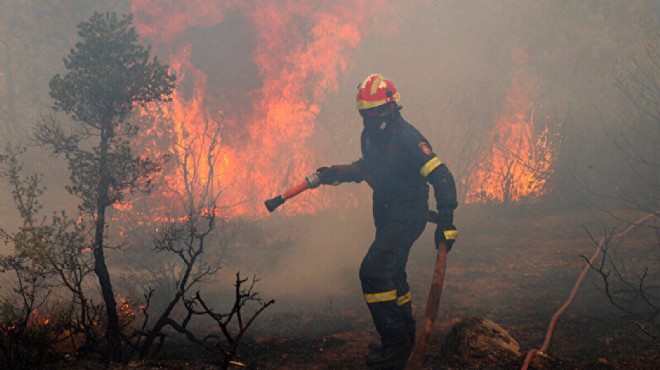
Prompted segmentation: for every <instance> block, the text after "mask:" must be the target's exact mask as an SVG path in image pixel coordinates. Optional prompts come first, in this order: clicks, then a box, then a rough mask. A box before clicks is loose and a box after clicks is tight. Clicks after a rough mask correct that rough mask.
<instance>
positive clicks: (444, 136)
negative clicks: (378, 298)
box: [0, 0, 658, 303]
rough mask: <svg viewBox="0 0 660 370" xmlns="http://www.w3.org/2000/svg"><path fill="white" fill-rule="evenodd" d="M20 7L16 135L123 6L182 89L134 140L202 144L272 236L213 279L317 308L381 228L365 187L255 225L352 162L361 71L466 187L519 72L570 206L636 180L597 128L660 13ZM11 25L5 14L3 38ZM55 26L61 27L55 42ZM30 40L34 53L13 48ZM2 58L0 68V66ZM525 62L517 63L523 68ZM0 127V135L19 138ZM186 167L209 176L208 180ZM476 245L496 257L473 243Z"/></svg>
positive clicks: (377, 4) (475, 5) (530, 5)
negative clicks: (313, 180)
mask: <svg viewBox="0 0 660 370" xmlns="http://www.w3.org/2000/svg"><path fill="white" fill-rule="evenodd" d="M16 6H17V5H16ZM23 6H24V8H12V10H13V11H14V10H15V11H14V12H12V13H11V14H14V15H15V16H16V17H17V19H21V20H22V21H21V22H17V23H18V24H16V25H15V27H16V28H15V29H16V30H17V31H16V32H15V33H14V34H11V33H10V32H9V31H8V29H7V28H6V27H0V32H2V33H1V34H0V45H5V44H7V45H11V46H12V47H11V48H6V47H5V48H0V69H2V71H1V72H0V77H1V79H0V84H2V89H1V90H0V98H1V99H0V100H1V101H7V100H6V99H4V98H5V97H6V96H7V95H8V94H15V95H16V96H17V97H18V100H17V101H18V105H17V106H18V107H19V108H18V110H17V112H18V116H19V118H17V120H18V122H20V125H19V126H21V127H22V129H23V130H24V131H27V130H28V127H30V125H31V123H32V122H34V121H35V120H36V119H37V117H38V115H39V114H38V113H39V112H41V111H42V110H46V109H47V107H48V106H49V105H50V101H49V99H48V97H47V89H48V87H47V81H48V79H49V78H50V76H52V75H53V74H55V73H57V72H59V71H61V69H62V64H61V59H62V58H63V57H64V54H63V53H64V52H65V50H67V49H68V48H70V47H71V45H73V42H74V39H75V26H74V25H75V24H76V23H77V22H79V21H82V20H84V19H86V18H87V17H88V16H89V15H90V14H91V12H90V7H92V6H95V7H97V8H98V9H96V10H99V11H106V10H111V11H117V12H119V13H125V12H128V11H131V12H133V13H134V14H135V24H136V27H137V30H138V32H139V33H140V35H141V40H142V41H143V42H145V43H148V44H151V45H152V46H153V49H152V51H153V54H154V55H158V57H159V59H161V60H163V61H164V62H165V63H168V64H170V66H171V67H172V68H173V69H174V70H175V71H176V72H177V75H178V77H179V81H178V82H179V87H178V90H177V94H176V96H175V97H174V102H173V103H172V104H171V105H169V106H168V107H161V110H159V111H158V112H156V113H153V112H152V113H153V115H152V116H148V115H147V116H145V117H146V118H156V120H154V121H153V122H155V123H154V125H153V127H149V128H148V130H145V131H148V132H153V130H158V129H161V130H163V131H167V132H168V133H170V134H171V135H172V139H173V140H176V142H177V143H180V144H184V145H185V146H188V147H190V148H195V150H197V153H198V154H199V155H200V157H198V158H202V156H201V155H202V153H207V152H208V151H209V150H215V151H214V152H213V154H214V155H215V156H216V158H217V162H216V163H217V165H218V166H219V167H218V168H217V170H216V171H215V173H214V176H212V178H213V179H217V181H218V183H217V184H216V185H215V189H216V190H217V195H218V197H219V198H218V199H219V200H220V202H221V203H222V205H223V206H228V208H226V210H227V211H226V212H227V215H229V216H231V217H235V216H245V217H247V218H248V219H250V220H251V221H250V222H254V223H256V224H257V226H256V227H257V229H258V230H261V231H260V232H261V234H260V235H261V236H262V239H263V240H267V241H268V240H270V243H267V242H264V241H259V240H256V239H255V242H254V244H253V245H250V244H249V243H241V246H242V249H240V250H239V249H234V250H232V249H231V246H230V247H229V250H228V251H227V262H228V263H230V264H231V265H230V266H227V268H226V269H225V270H223V271H225V273H228V274H232V273H234V270H241V271H242V272H243V273H245V274H252V273H254V274H257V275H258V276H260V277H261V282H260V284H259V286H258V287H259V288H258V289H259V290H261V291H262V292H263V294H264V295H265V296H267V297H276V298H277V297H288V298H291V299H296V300H297V299H301V300H303V301H305V300H306V301H308V302H309V301H315V302H323V303H326V302H328V301H329V300H331V299H333V297H334V299H339V298H337V297H344V296H346V295H351V296H356V295H357V296H358V297H359V294H360V293H359V290H360V289H359V282H358V278H357V271H358V268H359V263H360V260H361V258H362V256H363V255H364V254H365V253H366V250H367V248H368V246H369V243H370V241H371V238H372V237H373V231H374V228H373V224H372V220H371V215H370V212H371V211H370V203H371V202H370V191H369V189H368V188H367V186H366V185H365V184H359V185H355V184H350V185H343V186H341V187H338V188H330V187H324V188H319V189H316V190H314V191H310V192H308V193H307V194H305V195H302V196H300V197H298V198H296V199H294V200H291V201H290V202H288V203H287V204H286V205H284V206H283V207H282V209H281V210H278V214H275V215H266V211H265V209H264V207H263V201H264V200H265V199H266V198H269V197H272V196H274V195H277V194H279V193H280V192H281V191H283V190H285V189H286V188H287V187H289V186H292V185H295V184H296V182H298V181H301V180H302V179H303V177H304V176H305V175H306V174H308V173H310V172H312V171H314V170H315V169H316V168H317V167H320V166H322V165H329V164H335V163H350V162H351V161H353V160H355V159H357V158H359V156H360V149H359V135H360V131H361V128H362V127H361V125H362V124H361V120H360V117H359V115H358V114H357V112H356V111H355V108H354V97H355V92H356V85H357V83H358V82H359V81H361V80H362V79H363V78H364V77H365V76H366V75H368V74H371V73H381V74H383V75H385V76H387V77H388V78H390V79H391V80H392V81H393V82H394V84H395V86H396V87H397V89H398V91H399V92H400V94H401V96H402V98H401V101H400V103H401V104H402V105H403V107H404V109H403V111H402V113H403V116H404V118H406V119H407V120H408V121H410V122H411V123H412V124H413V125H415V126H416V127H417V128H418V129H419V130H420V131H421V132H422V133H423V134H424V135H425V136H426V137H427V138H428V139H429V141H430V143H431V145H432V146H433V148H434V150H435V152H436V153H437V154H438V155H439V156H440V158H441V159H442V160H443V162H445V163H447V165H448V166H449V168H450V169H451V170H452V172H453V173H454V174H455V176H456V177H457V178H462V179H466V178H469V175H470V173H471V171H473V170H474V168H475V167H474V166H475V165H476V164H478V162H479V159H480V158H482V155H483V153H484V152H488V150H487V148H485V146H487V144H488V142H489V137H491V136H490V135H491V132H492V130H493V129H494V128H495V127H496V126H497V125H498V122H500V119H501V118H502V117H503V116H504V115H505V113H506V110H507V107H510V106H512V105H511V104H508V103H509V102H508V101H507V99H508V97H510V96H512V94H511V93H510V92H511V89H512V86H514V85H515V84H514V81H515V80H516V79H517V78H518V79H520V78H527V80H526V81H523V83H525V82H527V83H530V84H532V85H534V89H529V90H533V93H531V92H530V93H529V95H528V96H526V97H525V98H526V99H528V100H529V102H530V104H532V105H533V106H534V107H535V120H536V121H535V123H536V124H537V125H538V127H547V128H548V129H549V131H550V132H551V133H552V134H553V135H558V136H560V137H561V138H562V141H561V146H560V148H559V153H558V155H557V157H556V158H555V159H554V162H553V166H554V170H555V172H554V175H553V177H551V178H550V179H549V180H548V183H549V184H550V185H549V186H551V187H552V189H551V190H552V193H551V194H548V197H550V196H552V197H553V198H549V199H552V202H557V203H561V202H565V203H564V204H572V203H575V202H576V201H584V199H586V198H587V196H588V194H587V193H588V192H586V191H585V188H589V189H593V190H596V191H599V192H611V191H613V189H615V188H616V187H617V186H619V185H622V184H624V183H625V185H626V186H630V184H629V183H628V182H625V181H624V179H621V178H620V172H618V171H617V170H616V169H620V168H623V166H624V164H623V163H622V161H621V159H620V158H619V157H620V153H619V152H617V151H616V150H609V149H614V148H611V146H608V145H607V143H608V139H607V137H606V135H605V133H604V129H603V127H604V126H605V127H610V128H612V127H614V128H617V124H618V123H619V122H621V121H620V120H618V119H617V118H612V117H613V116H614V114H612V113H611V111H610V110H609V109H610V108H611V109H614V108H619V107H622V106H623V105H624V103H623V100H624V99H625V98H624V97H622V96H621V95H620V93H617V92H616V91H615V89H614V87H615V85H616V77H617V71H619V70H620V68H621V66H620V63H624V64H625V61H626V60H628V58H629V57H630V56H631V55H643V52H644V43H645V42H651V43H655V44H657V42H658V36H657V12H654V11H652V10H653V9H657V8H653V6H654V2H653V1H641V0H640V1H633V2H616V1H604V2H598V3H592V2H576V3H570V4H566V3H564V2H555V1H541V2H527V1H520V0H518V1H513V0H511V1H497V2H485V1H478V2H464V1H449V2H447V1H442V2H438V1H421V0H420V1H407V2H403V3H400V4H399V3H397V2H387V1H350V2H347V1H334V2H326V1H275V2H274V1H250V2H242V1H186V2H181V1H139V0H133V1H131V2H130V5H128V4H119V5H117V4H115V2H107V1H101V0H99V1H96V2H94V3H93V5H88V6H87V7H86V8H84V9H78V10H77V9H74V8H75V7H69V8H66V11H64V10H63V11H62V12H63V13H65V14H64V15H67V16H66V17H65V20H66V22H64V23H63V25H57V22H54V21H52V19H51V18H49V17H45V18H46V21H44V18H43V17H41V18H40V17H37V16H33V14H41V13H42V12H45V13H47V10H48V9H49V8H48V7H47V6H46V5H43V4H40V2H26V4H25V5H23ZM44 9H45V10H44ZM6 14H10V13H9V12H7V13H6V12H3V15H0V17H1V18H0V20H1V21H2V22H3V25H5V26H6V25H7V24H9V23H8V19H7V16H6ZM632 19H634V20H635V22H631V20H632ZM50 27H53V28H52V29H55V28H54V27H58V28H57V30H58V32H55V31H53V32H52V35H49V34H48V30H47V29H48V28H50ZM60 27H61V28H60ZM64 27H66V32H64V31H62V29H64ZM654 32H655V33H654ZM63 35H66V37H64V36H63ZM649 40H650V41H649ZM65 41H66V42H65ZM23 44H24V45H27V46H30V47H23V48H20V47H19V45H23ZM28 49H29V50H34V53H36V54H38V56H37V57H35V56H34V55H33V54H32V52H27V50H28ZM7 50H10V52H11V53H12V54H11V56H12V57H13V61H12V64H11V67H7V64H6V63H5V64H2V63H3V61H6V60H7V55H8V54H7ZM521 50H524V51H525V52H524V53H522V52H521ZM521 53H522V54H524V58H519V57H516V56H517V55H518V54H521ZM8 74H13V75H14V76H15V77H16V78H15V79H14V81H16V84H17V86H16V87H15V89H14V90H10V89H9V87H8V86H7V85H6V81H7V78H6V76H7V75H8ZM35 76H36V77H35ZM605 107H607V109H605ZM0 108H2V109H0V114H1V115H2V116H0V124H5V122H7V121H6V117H7V115H6V114H5V111H6V110H7V106H6V105H5V104H3V103H2V102H0ZM603 117H606V118H603ZM6 127H8V126H7V125H6V124H5V126H3V130H2V131H0V133H1V134H2V137H0V138H1V139H2V141H7V140H10V139H13V138H16V137H18V136H24V135H18V134H16V133H15V132H14V131H12V132H10V131H9V130H7V129H6ZM205 127H213V128H216V129H217V132H219V135H218V136H217V139H218V142H217V144H218V146H217V147H214V149H212V148H211V146H210V144H209V142H204V143H202V142H201V141H193V140H192V138H193V137H194V136H195V135H204V131H201V128H205ZM505 131H506V130H505ZM214 132H215V131H214ZM603 148H608V150H605V149H603ZM169 149H172V148H169ZM172 153H173V154H174V155H175V156H178V155H181V152H177V151H176V150H173V152H172ZM42 157H43V154H42V153H40V154H35V157H33V158H29V159H28V161H29V162H30V164H31V167H32V168H33V169H36V170H38V171H42V172H46V179H47V181H49V183H48V188H49V191H57V189H62V187H63V183H65V182H66V176H65V175H63V173H64V172H65V171H64V170H63V168H64V166H63V164H61V163H59V162H53V161H54V160H52V159H49V160H48V161H47V162H45V161H43V160H42ZM44 163H47V164H44ZM53 163H55V164H53ZM49 167H50V168H49ZM52 168H57V169H56V170H53V169H52ZM191 170H192V169H191ZM195 170H199V171H201V172H200V174H201V173H203V172H204V171H207V175H208V168H206V169H204V168H201V169H197V168H196V169H195ZM171 171H172V172H170V173H169V176H170V177H168V178H167V179H166V180H165V181H164V182H166V183H167V184H168V185H169V186H170V188H173V189H177V187H180V186H181V183H180V181H181V178H182V177H181V174H180V172H176V169H172V170H171ZM200 177H202V178H203V177H204V176H202V175H200ZM54 179H55V180H54ZM461 191H462V193H463V194H465V193H466V192H467V190H466V189H461ZM49 194H52V193H49ZM159 196H163V197H166V196H167V194H159ZM9 199H10V195H9V193H8V189H7V187H6V186H5V185H4V184H3V185H2V186H0V207H1V208H0V210H2V211H3V212H2V213H1V214H2V215H3V216H2V217H1V218H0V225H12V224H15V222H16V218H15V216H14V213H13V212H12V211H10V209H11V202H10V201H8V200H9ZM63 199H66V200H63ZM166 199H167V198H166ZM49 202H51V204H52V202H55V204H58V205H60V204H61V203H65V204H64V205H63V207H69V208H70V209H74V208H75V199H73V200H72V199H71V198H63V197H60V196H58V195H54V196H52V199H48V200H45V201H44V203H46V204H48V203H49ZM163 204H165V205H169V203H163ZM229 206H231V207H229ZM55 208H58V206H55ZM462 209H464V208H463V206H462V207H461V208H459V209H458V211H457V225H458V226H459V229H461V233H463V234H466V235H470V234H473V235H474V233H475V230H476V231H478V230H479V228H480V227H481V226H480V224H479V223H478V222H477V221H475V220H473V219H468V216H467V215H466V213H463V214H462V212H463V211H462ZM255 219H256V221H255ZM429 229H431V227H429ZM251 230H253V231H254V229H251ZM491 230H497V228H496V227H492V228H491ZM578 232H579V231H578ZM430 238H431V237H430V232H429V231H427V232H426V233H425V234H424V236H423V237H422V239H420V241H419V242H418V243H417V244H416V246H415V247H413V248H415V249H414V250H417V251H419V252H415V253H414V254H413V255H412V257H411V258H413V259H415V260H416V261H419V260H423V259H425V258H428V256H429V254H432V251H430V252H428V251H425V252H422V251H423V250H424V249H423V248H430V247H429V245H428V244H429V243H430ZM468 240H469V239H468ZM273 241H274V242H273ZM425 243H426V244H425ZM476 245H477V247H476V248H483V249H486V248H487V247H489V245H488V243H487V242H483V241H481V242H480V243H477V244H476ZM269 248H270V249H269ZM461 253H463V252H458V255H459V256H461ZM465 253H466V254H465V255H463V258H464V259H463V260H460V259H459V261H462V262H465V263H469V260H468V259H467V257H466V256H470V257H472V256H474V254H476V253H477V252H474V251H471V252H469V253H468V252H465ZM424 262H426V263H427V264H426V266H428V262H429V261H428V260H427V261H424Z"/></svg>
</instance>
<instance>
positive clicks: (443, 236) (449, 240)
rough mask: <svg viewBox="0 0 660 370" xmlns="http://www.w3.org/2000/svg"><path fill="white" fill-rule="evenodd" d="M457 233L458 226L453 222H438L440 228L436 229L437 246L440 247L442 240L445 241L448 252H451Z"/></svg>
mask: <svg viewBox="0 0 660 370" xmlns="http://www.w3.org/2000/svg"><path fill="white" fill-rule="evenodd" d="M457 235H458V230H456V226H454V225H453V224H451V223H443V222H440V223H438V228H437V229H435V248H436V249H438V247H439V246H440V242H444V243H445V244H446V245H447V252H449V251H450V250H451V247H452V246H453V245H454V242H455V241H456V236H457Z"/></svg>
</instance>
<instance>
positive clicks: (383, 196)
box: [317, 74, 458, 368]
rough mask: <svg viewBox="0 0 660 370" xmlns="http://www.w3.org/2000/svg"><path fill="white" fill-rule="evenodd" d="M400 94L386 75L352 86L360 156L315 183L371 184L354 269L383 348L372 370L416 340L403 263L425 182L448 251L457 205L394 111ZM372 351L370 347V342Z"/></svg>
mask: <svg viewBox="0 0 660 370" xmlns="http://www.w3.org/2000/svg"><path fill="white" fill-rule="evenodd" d="M399 97H400V96H399V93H398V92H397V91H396V88H395V87H394V85H393V84H392V82H391V81H390V80H388V79H387V78H385V77H383V76H382V75H379V74H372V75H370V76H368V77H367V78H366V79H365V80H364V81H363V82H362V83H361V84H360V85H359V86H358V93H357V98H356V101H357V103H356V105H357V109H358V111H359V112H360V115H361V116H362V121H363V124H364V129H363V131H362V137H361V147H362V158H361V159H359V160H358V161H356V162H354V163H352V164H349V165H334V166H331V167H321V168H319V169H318V170H317V174H318V176H319V179H320V182H321V184H326V185H327V184H330V185H337V184H340V183H344V182H356V183H357V182H361V181H366V182H367V183H368V184H369V186H370V187H371V188H372V189H373V217H374V222H375V226H376V237H375V240H374V241H373V243H372V244H371V247H370V248H369V250H368V252H367V254H366V256H365V257H364V260H363V261H362V264H361V266H360V282H361V284H362V291H363V293H364V298H365V301H366V303H367V305H368V307H369V311H370V312H371V316H372V319H373V322H374V324H375V327H376V330H377V331H378V334H379V336H380V340H381V344H382V346H380V347H379V350H378V351H377V352H376V354H375V355H374V356H372V357H370V358H369V359H368V360H367V365H369V367H372V368H380V367H390V366H394V367H399V366H403V365H405V363H406V360H407V358H408V356H409V355H410V352H411V350H412V346H413V343H414V340H415V319H414V317H413V313H412V298H411V295H410V290H409V287H408V283H407V281H406V271H405V268H406V262H407V260H408V253H409V251H410V247H411V246H412V244H413V243H414V242H415V240H417V238H419V236H420V235H421V233H422V231H423V230H424V227H425V225H426V222H427V218H428V193H429V187H428V183H431V184H432V185H433V191H434V194H435V199H436V201H437V209H438V213H439V215H440V217H439V222H438V227H437V229H436V231H435V245H436V248H437V247H438V245H439V243H440V242H445V243H446V245H447V248H448V249H451V247H452V245H453V243H454V240H455V239H456V235H457V231H456V227H455V226H454V224H453V215H454V209H455V208H456V207H457V205H458V203H457V202H456V186H455V183H454V179H453V177H452V174H451V172H450V171H449V169H448V168H447V166H446V165H445V164H444V163H443V162H442V161H441V160H440V158H439V157H438V156H436V154H435V153H434V152H433V150H432V149H431V145H430V144H429V142H428V141H427V140H426V138H424V136H422V134H421V133H420V132H419V131H417V129H415V127H413V126H412V125H410V124H409V123H408V122H406V121H405V120H404V119H403V117H402V116H401V112H400V110H401V108H402V107H401V106H400V105H399V104H398V101H399ZM370 348H372V349H373V346H370Z"/></svg>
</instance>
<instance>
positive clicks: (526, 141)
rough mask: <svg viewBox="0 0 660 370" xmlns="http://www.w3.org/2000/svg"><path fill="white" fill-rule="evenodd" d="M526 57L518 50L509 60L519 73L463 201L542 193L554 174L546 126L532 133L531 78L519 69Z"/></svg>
mask: <svg viewBox="0 0 660 370" xmlns="http://www.w3.org/2000/svg"><path fill="white" fill-rule="evenodd" d="M529 57H530V56H529V54H528V53H526V52H525V51H524V50H522V49H519V50H516V51H515V52H514V59H515V61H516V64H517V65H518V66H519V70H518V71H517V73H516V74H515V75H514V76H513V81H512V84H511V88H510V89H509V92H508V94H507V99H506V103H505V106H504V108H503V110H502V113H501V115H500V116H499V118H498V119H497V121H496V123H495V127H494V128H493V130H492V131H491V132H490V133H489V134H488V138H489V140H488V142H489V143H490V146H489V148H490V150H489V151H488V152H486V153H485V155H484V157H485V160H484V161H482V163H481V164H480V166H479V167H478V170H477V171H475V172H474V173H473V174H472V175H471V176H470V177H469V179H468V190H467V193H466V202H467V203H486V202H496V203H505V204H506V203H510V202H519V201H521V200H522V199H524V198H535V197H539V196H542V195H544V194H547V193H548V191H549V189H548V186H547V181H548V179H549V177H550V176H551V175H552V173H553V172H554V168H553V161H554V160H555V158H556V156H557V144H558V142H557V140H554V138H553V137H552V136H551V134H550V131H549V129H548V127H547V126H545V127H544V128H543V129H542V130H540V132H539V131H536V129H535V122H534V120H535V111H536V107H535V104H534V101H533V97H534V96H535V95H537V90H538V83H537V80H536V79H535V78H534V77H533V76H532V75H530V74H529V73H526V72H525V70H524V68H522V67H523V66H524V64H525V62H526V61H527V60H528V59H529Z"/></svg>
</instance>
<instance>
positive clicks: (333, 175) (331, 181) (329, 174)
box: [316, 166, 339, 185]
mask: <svg viewBox="0 0 660 370" xmlns="http://www.w3.org/2000/svg"><path fill="white" fill-rule="evenodd" d="M316 173H317V174H318V175H319V180H321V184H323V185H336V184H337V183H339V171H338V170H337V168H336V167H335V166H332V167H319V168H317V169H316Z"/></svg>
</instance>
